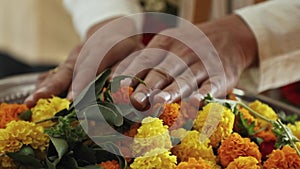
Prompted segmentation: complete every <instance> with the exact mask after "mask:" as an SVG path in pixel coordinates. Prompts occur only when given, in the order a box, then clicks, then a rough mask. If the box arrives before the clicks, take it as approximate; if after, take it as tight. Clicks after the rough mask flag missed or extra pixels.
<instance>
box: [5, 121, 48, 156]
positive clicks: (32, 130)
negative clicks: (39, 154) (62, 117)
mask: <svg viewBox="0 0 300 169" xmlns="http://www.w3.org/2000/svg"><path fill="white" fill-rule="evenodd" d="M48 142H49V137H48V136H47V135H46V134H44V130H43V127H41V126H37V125H35V124H34V123H30V122H27V121H11V122H10V123H8V124H7V127H6V128H5V129H0V153H2V152H15V151H18V150H19V149H20V148H21V147H22V146H23V145H30V146H31V147H32V148H34V149H39V150H41V151H44V150H45V149H46V147H47V146H48Z"/></svg>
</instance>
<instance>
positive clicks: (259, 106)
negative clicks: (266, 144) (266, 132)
mask: <svg viewBox="0 0 300 169" xmlns="http://www.w3.org/2000/svg"><path fill="white" fill-rule="evenodd" d="M249 107H250V108H251V109H253V110H254V111H256V112H257V113H259V114H261V115H263V116H265V117H266V118H268V119H270V120H277V119H278V116H277V114H276V113H275V111H274V110H273V109H272V108H271V107H270V106H268V105H267V104H264V103H262V102H260V101H258V100H256V101H254V102H252V103H250V104H249ZM257 123H258V126H259V127H260V128H263V127H268V128H269V129H271V128H272V127H273V126H272V124H270V123H268V122H266V121H264V120H262V119H259V118H257Z"/></svg>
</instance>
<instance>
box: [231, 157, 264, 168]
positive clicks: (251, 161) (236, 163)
mask: <svg viewBox="0 0 300 169" xmlns="http://www.w3.org/2000/svg"><path fill="white" fill-rule="evenodd" d="M260 168H261V167H260V165H259V162H258V161H257V159H256V158H254V157H252V156H247V157H242V156H240V157H238V158H236V159H234V160H233V161H232V162H230V163H229V164H228V166H227V168H226V169H260Z"/></svg>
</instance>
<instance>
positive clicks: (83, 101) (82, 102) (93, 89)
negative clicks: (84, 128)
mask: <svg viewBox="0 0 300 169" xmlns="http://www.w3.org/2000/svg"><path fill="white" fill-rule="evenodd" d="M110 72H111V71H110V69H107V70H105V71H103V72H102V73H101V74H99V75H98V76H97V77H96V78H95V79H94V80H93V81H91V82H90V83H89V85H87V86H86V87H85V88H84V89H83V90H82V91H81V93H80V94H79V95H78V96H77V97H76V98H75V99H74V101H73V102H72V103H71V105H70V109H72V108H75V107H77V106H78V107H77V108H79V109H81V108H83V107H86V105H88V104H90V103H91V102H92V101H93V100H95V97H97V95H98V93H99V92H102V90H103V87H104V85H105V83H106V81H107V79H108V77H109V74H110ZM94 96H95V97H94Z"/></svg>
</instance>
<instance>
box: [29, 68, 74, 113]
mask: <svg viewBox="0 0 300 169" xmlns="http://www.w3.org/2000/svg"><path fill="white" fill-rule="evenodd" d="M71 78H72V70H71V69H69V68H67V67H60V68H58V70H57V71H56V72H53V73H49V75H48V76H47V78H45V79H44V81H43V82H42V83H40V84H39V85H38V88H37V89H36V91H35V92H33V93H32V94H31V95H30V96H29V97H28V98H26V100H25V101H24V103H25V104H26V105H27V106H28V107H33V106H34V105H35V104H36V102H37V101H38V99H40V98H49V97H51V96H54V95H59V94H61V93H62V92H64V91H66V90H67V89H68V86H69V85H70V82H71Z"/></svg>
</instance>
